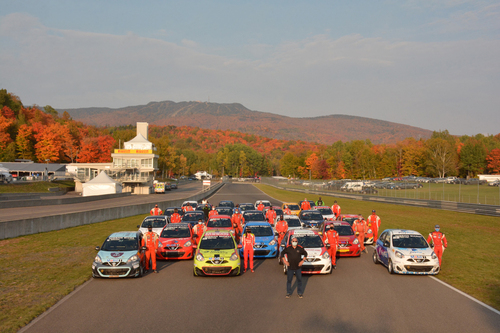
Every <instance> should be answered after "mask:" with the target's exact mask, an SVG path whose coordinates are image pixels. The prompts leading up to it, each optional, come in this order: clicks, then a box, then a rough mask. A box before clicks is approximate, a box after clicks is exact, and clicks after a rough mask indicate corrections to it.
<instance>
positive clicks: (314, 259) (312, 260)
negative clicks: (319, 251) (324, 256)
mask: <svg viewBox="0 0 500 333" xmlns="http://www.w3.org/2000/svg"><path fill="white" fill-rule="evenodd" d="M320 260H321V259H320V258H306V262H317V261H320Z"/></svg>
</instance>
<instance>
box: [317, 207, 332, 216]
mask: <svg viewBox="0 0 500 333" xmlns="http://www.w3.org/2000/svg"><path fill="white" fill-rule="evenodd" d="M316 210H317V211H319V212H320V213H321V215H333V212H332V209H331V208H316Z"/></svg>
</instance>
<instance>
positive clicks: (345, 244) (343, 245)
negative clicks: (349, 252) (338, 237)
mask: <svg viewBox="0 0 500 333" xmlns="http://www.w3.org/2000/svg"><path fill="white" fill-rule="evenodd" d="M349 246H351V244H349V243H341V244H339V247H349Z"/></svg>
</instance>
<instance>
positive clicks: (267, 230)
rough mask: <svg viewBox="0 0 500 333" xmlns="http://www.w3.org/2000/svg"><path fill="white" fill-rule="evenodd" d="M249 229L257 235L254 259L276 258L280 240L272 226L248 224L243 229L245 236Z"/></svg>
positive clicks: (255, 223)
mask: <svg viewBox="0 0 500 333" xmlns="http://www.w3.org/2000/svg"><path fill="white" fill-rule="evenodd" d="M247 228H250V229H251V231H252V234H254V235H255V246H254V247H253V256H254V258H276V256H277V255H278V240H277V239H276V235H275V234H274V231H273V228H272V227H271V225H270V224H269V223H268V222H248V223H247V224H245V228H243V234H244V233H245V231H246V229H247ZM240 256H243V248H242V249H240Z"/></svg>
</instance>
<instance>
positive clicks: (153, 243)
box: [142, 224, 159, 273]
mask: <svg viewBox="0 0 500 333" xmlns="http://www.w3.org/2000/svg"><path fill="white" fill-rule="evenodd" d="M158 241H159V237H158V234H157V233H156V232H153V226H152V225H151V224H150V225H148V232H146V233H145V234H144V235H143V236H142V246H145V247H146V271H149V259H151V264H152V266H153V267H152V268H153V271H154V272H155V273H158V271H157V270H156V250H157V249H158Z"/></svg>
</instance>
